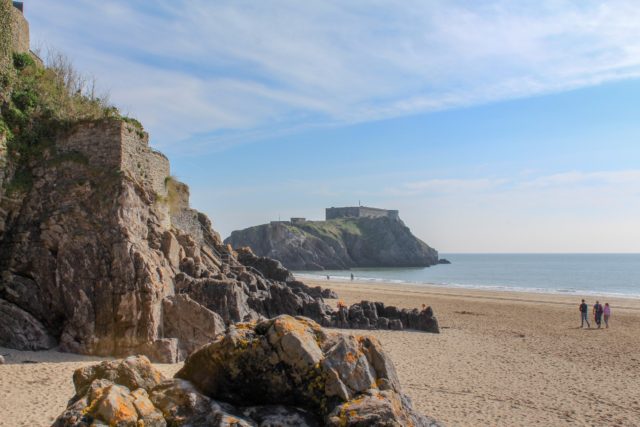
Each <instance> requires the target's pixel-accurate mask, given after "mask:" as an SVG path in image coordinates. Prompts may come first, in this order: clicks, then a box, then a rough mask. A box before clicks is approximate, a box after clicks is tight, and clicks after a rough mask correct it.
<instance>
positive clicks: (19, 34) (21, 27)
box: [11, 6, 29, 53]
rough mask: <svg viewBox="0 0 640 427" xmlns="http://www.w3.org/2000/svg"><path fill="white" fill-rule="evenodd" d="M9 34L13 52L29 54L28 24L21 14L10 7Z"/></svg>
mask: <svg viewBox="0 0 640 427" xmlns="http://www.w3.org/2000/svg"><path fill="white" fill-rule="evenodd" d="M11 33H12V36H13V37H12V38H13V51H14V52H20V53H24V52H29V23H28V22H27V20H26V19H25V17H24V15H23V14H22V12H20V11H19V10H18V9H16V8H15V7H13V6H12V7H11Z"/></svg>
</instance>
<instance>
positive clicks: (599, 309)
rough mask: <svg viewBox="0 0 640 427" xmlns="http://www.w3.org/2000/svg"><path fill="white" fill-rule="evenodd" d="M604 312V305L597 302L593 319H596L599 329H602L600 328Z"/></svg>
mask: <svg viewBox="0 0 640 427" xmlns="http://www.w3.org/2000/svg"><path fill="white" fill-rule="evenodd" d="M602 312H603V310H602V304H600V302H598V301H596V303H595V304H594V305H593V317H595V319H596V325H598V329H600V326H601V324H602Z"/></svg>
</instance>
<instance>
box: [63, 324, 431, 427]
mask: <svg viewBox="0 0 640 427" xmlns="http://www.w3.org/2000/svg"><path fill="white" fill-rule="evenodd" d="M74 385H75V387H76V395H75V396H74V398H73V399H72V400H71V401H70V402H69V406H68V408H67V409H66V411H65V412H64V413H63V414H62V415H60V417H58V419H57V420H56V421H55V423H54V425H53V426H54V427H65V426H76V427H85V426H86V427H89V426H101V425H117V426H132V427H133V426H136V427H138V426H141V425H144V426H154V427H155V426H158V427H161V426H162V427H163V426H179V425H180V426H214V427H215V426H225V427H227V426H237V427H249V426H269V427H293V426H299V427H316V426H335V427H338V426H340V427H342V426H354V427H355V426H394V427H404V426H415V427H426V426H429V427H432V426H433V427H435V426H440V425H441V424H439V423H437V422H436V421H434V420H433V419H431V418H429V417H425V416H423V415H421V414H419V413H417V412H415V411H414V410H413V407H412V404H411V401H410V399H409V398H408V397H407V396H406V395H404V394H403V393H402V390H401V387H400V383H399V381H398V378H397V375H396V373H395V369H394V367H393V363H392V362H391V360H389V359H388V357H387V356H386V355H385V353H384V351H383V350H382V347H381V345H380V343H379V342H378V341H377V340H376V339H375V338H373V337H368V336H355V335H345V334H342V333H339V332H335V331H328V330H325V329H323V328H321V327H320V325H318V324H317V323H316V322H314V321H312V320H311V319H308V318H304V317H292V316H287V315H282V316H278V317H276V318H274V319H270V320H263V321H259V322H253V323H243V324H239V325H236V326H234V327H231V328H230V329H229V330H228V331H227V332H226V333H225V334H224V335H221V336H219V337H218V338H217V339H216V340H215V341H214V342H212V343H210V344H208V345H206V346H204V347H202V348H200V349H199V350H197V351H196V352H194V353H193V354H191V355H190V356H189V357H188V359H187V360H186V362H185V365H184V367H183V368H182V369H181V370H180V371H179V372H178V373H177V374H176V377H175V378H173V379H170V380H164V379H163V378H162V376H161V375H160V373H159V372H158V371H157V370H155V368H153V366H151V364H150V363H149V360H148V359H146V358H145V357H129V358H127V359H125V360H122V361H113V362H103V363H101V364H100V365H96V366H92V367H87V368H83V369H79V370H77V371H76V372H75V374H74Z"/></svg>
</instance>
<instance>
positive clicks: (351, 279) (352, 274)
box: [351, 273, 353, 282]
mask: <svg viewBox="0 0 640 427" xmlns="http://www.w3.org/2000/svg"><path fill="white" fill-rule="evenodd" d="M351 281H352V282H353V273H351Z"/></svg>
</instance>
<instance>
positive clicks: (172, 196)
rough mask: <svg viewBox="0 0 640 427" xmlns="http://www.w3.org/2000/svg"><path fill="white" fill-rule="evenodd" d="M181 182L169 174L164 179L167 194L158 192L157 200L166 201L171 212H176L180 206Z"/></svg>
mask: <svg viewBox="0 0 640 427" xmlns="http://www.w3.org/2000/svg"><path fill="white" fill-rule="evenodd" d="M179 186H180V182H179V181H178V180H177V179H176V178H175V177H173V176H167V177H166V178H165V179H164V188H165V189H166V191H167V195H166V196H161V195H160V194H156V202H159V203H164V204H166V205H168V206H169V212H171V213H172V214H173V213H176V212H177V211H178V208H179V206H180V194H179V193H180V190H179Z"/></svg>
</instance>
